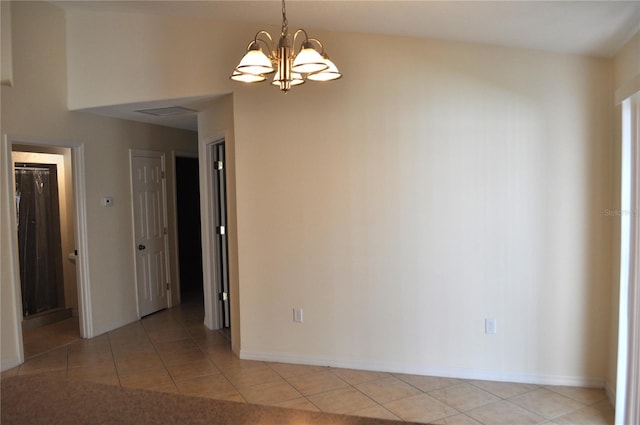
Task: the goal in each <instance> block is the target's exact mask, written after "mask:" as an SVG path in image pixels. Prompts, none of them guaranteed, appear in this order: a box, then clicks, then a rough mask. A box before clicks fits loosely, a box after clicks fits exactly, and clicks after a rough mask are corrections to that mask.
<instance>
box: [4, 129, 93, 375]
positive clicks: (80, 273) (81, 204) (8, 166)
mask: <svg viewBox="0 0 640 425" xmlns="http://www.w3.org/2000/svg"><path fill="white" fill-rule="evenodd" d="M14 144H17V145H29V146H43V147H59V148H69V149H71V168H72V173H73V203H74V209H75V211H74V214H75V220H74V231H75V244H76V250H77V251H78V255H77V258H76V277H77V289H78V322H79V327H80V329H79V330H80V336H81V337H82V338H92V337H93V336H94V329H93V311H92V306H91V282H90V278H89V244H88V237H87V199H86V186H85V159H84V157H85V154H84V144H83V143H82V142H79V141H70V140H52V139H36V138H28V137H20V136H14V135H7V134H5V135H4V137H3V138H2V151H3V156H4V162H5V163H4V164H3V166H4V168H5V173H6V175H5V176H4V177H5V179H6V184H5V185H4V187H2V188H0V191H1V192H2V198H3V199H4V200H5V201H6V202H8V203H9V204H10V205H11V206H10V207H9V208H10V211H11V214H10V215H11V217H9V220H10V223H11V226H12V227H13V228H16V227H17V223H16V206H15V202H13V197H14V191H15V187H14V186H15V180H14V179H15V176H14V175H13V164H12V156H11V152H12V150H13V145H14ZM10 239H11V252H9V253H8V255H9V256H10V259H9V262H10V264H11V271H10V273H11V275H12V277H13V282H14V294H13V295H14V305H15V306H16V309H15V312H14V314H15V316H16V325H17V328H16V329H15V331H16V335H17V338H18V341H17V342H18V347H19V355H18V361H19V363H22V362H24V347H23V344H24V343H23V341H22V296H21V292H22V290H21V288H20V273H19V258H18V236H17V232H11V234H10Z"/></svg>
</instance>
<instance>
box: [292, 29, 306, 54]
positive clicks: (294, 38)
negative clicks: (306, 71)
mask: <svg viewBox="0 0 640 425" xmlns="http://www.w3.org/2000/svg"><path fill="white" fill-rule="evenodd" d="M299 34H304V41H303V42H302V43H300V48H299V49H298V52H297V53H296V38H297V37H298V35H299ZM307 41H309V35H308V34H307V31H305V30H304V29H302V28H300V29H298V30H296V32H295V33H293V37H291V52H292V53H293V55H294V56H295V55H297V54H298V53H300V50H302V45H303V44H304V43H306V42H307Z"/></svg>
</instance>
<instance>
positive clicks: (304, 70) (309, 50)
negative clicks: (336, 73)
mask: <svg viewBox="0 0 640 425" xmlns="http://www.w3.org/2000/svg"><path fill="white" fill-rule="evenodd" d="M327 67H328V65H327V64H326V63H325V62H324V58H323V57H322V56H321V55H320V53H318V51H317V50H316V49H314V48H313V47H312V46H311V44H310V43H308V42H307V43H304V44H303V45H302V50H300V53H298V55H297V56H296V58H295V59H294V60H293V66H292V67H291V69H292V70H294V71H295V72H298V73H300V74H311V73H314V72H320V71H322V70H325V69H327Z"/></svg>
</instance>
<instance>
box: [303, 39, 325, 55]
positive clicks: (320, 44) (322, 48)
mask: <svg viewBox="0 0 640 425" xmlns="http://www.w3.org/2000/svg"><path fill="white" fill-rule="evenodd" d="M307 41H309V42H315V43H318V46H320V54H322V53H324V44H322V43H321V42H320V40H318V39H317V38H307Z"/></svg>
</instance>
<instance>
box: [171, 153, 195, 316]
mask: <svg viewBox="0 0 640 425" xmlns="http://www.w3.org/2000/svg"><path fill="white" fill-rule="evenodd" d="M177 158H198V153H197V152H186V151H175V150H172V151H171V166H172V167H173V248H174V252H175V255H174V256H173V257H174V260H175V267H176V298H177V299H176V301H177V302H176V304H174V305H177V304H180V303H181V302H182V299H181V296H180V291H181V290H182V282H181V281H180V246H179V244H178V178H177V173H176V159H177ZM172 307H173V305H172Z"/></svg>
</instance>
